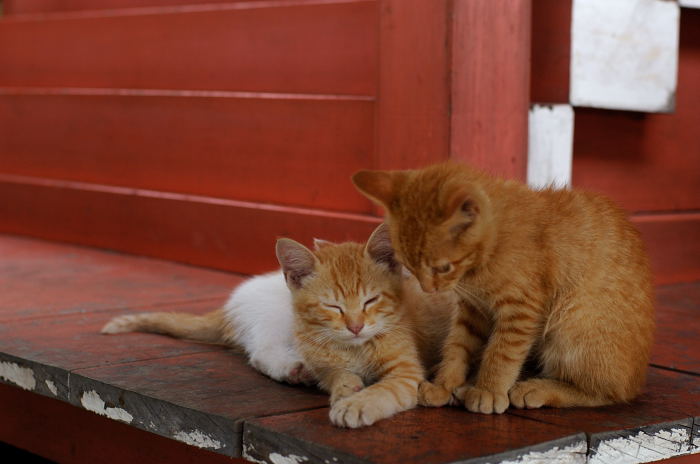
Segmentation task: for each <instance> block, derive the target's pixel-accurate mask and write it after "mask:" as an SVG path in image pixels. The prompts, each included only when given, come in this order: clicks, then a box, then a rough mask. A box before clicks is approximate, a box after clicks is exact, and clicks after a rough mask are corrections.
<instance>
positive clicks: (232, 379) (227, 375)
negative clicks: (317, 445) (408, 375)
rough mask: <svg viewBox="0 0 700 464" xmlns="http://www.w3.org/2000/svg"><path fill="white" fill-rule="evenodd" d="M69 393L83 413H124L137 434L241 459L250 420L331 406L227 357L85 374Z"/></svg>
mask: <svg viewBox="0 0 700 464" xmlns="http://www.w3.org/2000/svg"><path fill="white" fill-rule="evenodd" d="M70 390H71V391H70V394H71V402H72V403H73V404H75V405H77V406H82V407H86V406H87V407H89V400H90V398H99V399H100V401H104V403H105V404H114V405H118V407H119V408H120V409H121V410H123V411H124V413H123V415H124V417H126V418H127V420H128V422H129V424H130V425H131V426H132V427H136V428H140V429H142V430H146V431H150V432H153V433H157V434H159V435H162V436H167V437H170V438H175V439H178V440H181V441H185V442H191V441H193V442H197V443H199V444H200V445H201V446H203V447H206V448H207V449H210V450H211V451H214V452H217V453H222V454H226V455H228V456H234V457H235V456H240V451H241V450H240V443H241V433H242V428H243V425H242V421H243V420H244V419H247V418H250V417H256V416H268V415H277V414H282V413H287V412H293V411H300V410H308V409H312V408H318V407H322V406H325V405H327V404H328V396H327V395H326V394H324V393H320V392H319V391H317V390H315V389H311V388H305V387H299V386H295V387H293V386H289V385H284V384H281V383H278V382H275V381H273V380H271V379H269V378H267V377H264V376H263V375H262V374H260V373H258V372H256V371H254V370H253V368H252V367H250V366H248V365H247V363H246V361H245V359H244V358H243V356H242V355H236V354H233V353H226V352H207V353H196V354H191V355H186V356H178V357H173V358H164V359H156V360H147V361H139V362H134V363H129V364H128V366H125V365H111V366H105V367H97V368H91V369H79V370H77V371H74V372H72V373H71V384H70ZM129 416H130V417H129Z"/></svg>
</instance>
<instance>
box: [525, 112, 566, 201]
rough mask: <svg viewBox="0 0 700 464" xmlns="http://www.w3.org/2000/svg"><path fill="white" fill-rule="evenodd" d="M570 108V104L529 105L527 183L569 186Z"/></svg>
mask: <svg viewBox="0 0 700 464" xmlns="http://www.w3.org/2000/svg"><path fill="white" fill-rule="evenodd" d="M573 144H574V111H573V109H572V108H571V105H564V104H561V105H545V104H535V105H533V106H532V107H531V108H530V119H529V136H528V158H527V183H528V184H529V185H530V186H531V187H533V188H544V187H547V186H550V185H551V186H554V187H558V188H566V187H570V186H571V163H572V156H573Z"/></svg>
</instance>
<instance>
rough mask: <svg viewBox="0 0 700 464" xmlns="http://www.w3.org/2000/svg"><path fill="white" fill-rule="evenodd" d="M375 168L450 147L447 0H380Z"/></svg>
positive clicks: (424, 160)
mask: <svg viewBox="0 0 700 464" xmlns="http://www.w3.org/2000/svg"><path fill="white" fill-rule="evenodd" d="M379 8H380V17H379V18H380V19H379V27H380V28H379V94H378V101H377V116H376V119H377V142H376V146H377V151H376V157H375V162H374V167H376V168H377V169H415V168H417V167H421V166H425V165H427V164H432V163H436V162H439V161H443V160H446V159H447V157H448V154H449V146H450V111H449V108H450V101H451V100H450V99H451V98H452V94H451V88H450V73H451V63H450V45H449V42H450V36H451V27H450V24H451V23H450V14H451V5H450V2H448V1H445V0H438V1H436V0H382V1H381V2H380V6H379Z"/></svg>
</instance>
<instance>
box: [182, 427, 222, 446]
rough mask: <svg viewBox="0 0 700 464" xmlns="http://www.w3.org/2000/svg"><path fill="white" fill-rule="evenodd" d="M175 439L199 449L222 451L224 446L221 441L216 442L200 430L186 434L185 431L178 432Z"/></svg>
mask: <svg viewBox="0 0 700 464" xmlns="http://www.w3.org/2000/svg"><path fill="white" fill-rule="evenodd" d="M173 437H174V438H175V439H176V440H179V441H181V442H183V443H187V444H188V445H192V446H196V447H197V448H210V449H220V448H223V445H222V444H221V442H220V441H218V440H214V439H213V438H211V437H210V436H209V435H207V434H205V433H202V432H201V431H199V430H196V429H195V430H193V431H191V432H185V431H183V430H181V431H179V432H176V433H175V435H173Z"/></svg>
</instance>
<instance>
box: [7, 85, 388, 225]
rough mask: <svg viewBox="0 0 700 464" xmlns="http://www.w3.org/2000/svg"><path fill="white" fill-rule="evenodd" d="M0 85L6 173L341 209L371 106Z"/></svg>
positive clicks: (349, 203) (366, 154) (353, 199)
mask: <svg viewBox="0 0 700 464" xmlns="http://www.w3.org/2000/svg"><path fill="white" fill-rule="evenodd" d="M61 92H62V91H58V94H55V95H51V94H46V93H44V92H38V93H37V94H28V93H26V92H25V91H21V92H20V93H18V94H12V93H11V94H7V93H6V94H4V95H3V90H2V89H0V127H2V132H3V135H2V137H0V152H1V153H2V154H3V155H2V157H0V172H4V173H14V174H21V175H29V176H37V177H46V178H55V179H67V180H77V181H85V182H93V183H102V184H108V185H121V186H127V187H135V188H147V189H153V190H162V191H170V192H182V193H194V194H201V195H207V196H213V197H221V198H232V199H240V200H249V201H256V202H265V203H279V204H288V205H302V206H310V207H315V208H327V209H336V210H345V211H355V212H363V211H369V210H370V204H369V202H368V201H367V200H366V199H364V198H363V197H362V196H361V195H359V194H358V193H357V192H356V191H355V189H354V188H353V186H352V184H351V182H350V176H351V174H352V173H353V172H355V171H357V170H359V169H361V168H365V167H367V166H370V165H371V160H372V151H373V143H374V135H373V131H374V122H373V117H374V114H373V113H374V105H373V103H372V102H371V101H367V100H362V99H354V97H353V98H343V99H326V98H302V97H289V98H256V97H252V96H243V97H238V96H235V95H237V94H234V96H231V95H226V94H224V95H219V94H214V95H213V96H211V95H210V96H196V95H195V96H193V95H190V94H181V93H173V94H167V93H166V94H165V95H163V94H157V93H156V95H142V94H138V93H137V94H134V95H123V94H122V95H117V94H114V93H112V92H106V93H104V94H99V93H97V94H86V95H81V94H80V93H79V92H78V93H75V92H73V93H71V92H68V94H65V95H64V94H61Z"/></svg>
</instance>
